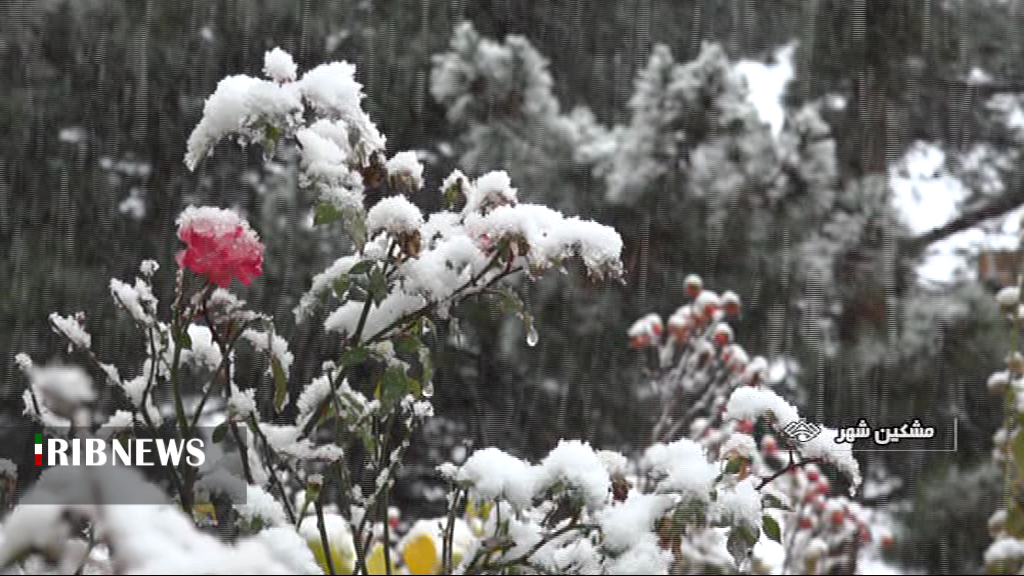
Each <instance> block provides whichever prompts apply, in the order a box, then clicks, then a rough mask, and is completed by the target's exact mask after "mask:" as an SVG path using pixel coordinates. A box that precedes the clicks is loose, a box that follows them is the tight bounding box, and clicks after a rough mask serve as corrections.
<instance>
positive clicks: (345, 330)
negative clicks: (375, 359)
mask: <svg viewBox="0 0 1024 576" xmlns="http://www.w3.org/2000/svg"><path fill="white" fill-rule="evenodd" d="M425 305H426V300H424V299H423V297H422V296H414V295H410V294H407V293H405V292H403V291H396V292H392V293H391V294H388V295H387V296H386V297H385V298H384V300H383V301H382V302H381V303H380V306H371V308H370V312H369V314H367V316H366V323H365V324H364V326H363V333H362V336H375V335H377V334H379V333H380V332H382V331H383V330H384V329H386V328H388V327H390V326H391V325H392V324H393V323H394V322H395V321H396V320H398V319H399V318H401V317H402V316H405V315H406V314H410V313H412V312H415V311H416V310H419V309H420V308H422V307H423V306H425ZM363 306H364V304H363V303H362V302H357V301H350V302H346V303H345V304H343V305H342V306H341V307H339V308H338V309H336V310H335V311H334V312H331V314H330V316H328V317H327V319H326V320H324V328H325V329H327V330H329V331H331V332H338V333H339V334H341V335H343V336H354V335H355V332H356V327H357V326H358V325H359V318H360V317H361V315H362V312H363Z"/></svg>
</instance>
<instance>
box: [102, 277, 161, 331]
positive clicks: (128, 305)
mask: <svg viewBox="0 0 1024 576" xmlns="http://www.w3.org/2000/svg"><path fill="white" fill-rule="evenodd" d="M110 293H111V295H112V296H113V297H114V301H115V302H117V304H118V305H120V306H121V307H122V308H124V309H125V311H126V312H128V314H129V315H130V316H131V317H132V319H133V320H135V321H136V322H139V323H140V324H142V325H143V326H152V325H153V324H154V323H155V322H156V319H155V316H156V304H157V302H156V297H155V296H153V290H152V289H151V288H150V287H149V284H147V283H145V282H143V281H141V280H139V279H136V280H135V285H134V286H132V285H130V284H127V283H125V282H122V281H120V280H118V279H117V278H111V279H110Z"/></svg>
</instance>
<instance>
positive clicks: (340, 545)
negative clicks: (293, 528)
mask: <svg viewBox="0 0 1024 576" xmlns="http://www.w3.org/2000/svg"><path fill="white" fill-rule="evenodd" d="M324 529H325V531H326V532H327V543H328V546H329V547H330V549H331V551H330V554H331V562H332V563H333V564H334V572H335V574H351V573H352V572H353V570H354V569H355V558H356V548H355V545H354V544H353V543H352V532H351V531H349V527H348V521H347V520H345V519H344V518H343V517H341V516H339V515H338V514H324ZM300 533H301V534H302V537H303V538H305V539H306V544H308V545H309V548H310V550H312V551H313V556H315V557H316V562H317V564H319V565H320V568H321V569H322V570H323V571H324V574H329V573H330V572H329V570H328V566H327V555H326V554H325V553H324V543H323V540H321V538H320V528H319V526H318V525H317V519H316V517H315V516H310V517H307V518H306V519H304V520H303V521H302V528H301V529H300ZM381 566H382V567H383V564H382V565H381Z"/></svg>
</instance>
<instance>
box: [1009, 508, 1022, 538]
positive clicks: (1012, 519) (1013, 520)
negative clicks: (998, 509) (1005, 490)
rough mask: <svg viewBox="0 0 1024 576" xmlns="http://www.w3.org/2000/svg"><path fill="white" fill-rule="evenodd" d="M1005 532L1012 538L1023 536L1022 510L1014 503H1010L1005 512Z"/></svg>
mask: <svg viewBox="0 0 1024 576" xmlns="http://www.w3.org/2000/svg"><path fill="white" fill-rule="evenodd" d="M1006 532H1007V533H1008V534H1009V535H1010V536H1013V537H1014V538H1024V511H1022V510H1021V508H1020V506H1018V505H1017V504H1016V503H1012V504H1011V505H1010V510H1009V512H1008V513H1007V514H1006Z"/></svg>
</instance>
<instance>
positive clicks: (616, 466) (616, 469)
mask: <svg viewBox="0 0 1024 576" xmlns="http://www.w3.org/2000/svg"><path fill="white" fill-rule="evenodd" d="M597 457H598V458H600V459H601V463H602V464H604V469H605V470H606V471H607V472H608V474H609V475H612V476H615V475H620V474H625V473H626V471H627V469H628V468H629V460H628V459H627V458H626V457H625V456H623V455H622V454H620V453H618V452H614V451H612V450H598V452H597Z"/></svg>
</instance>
